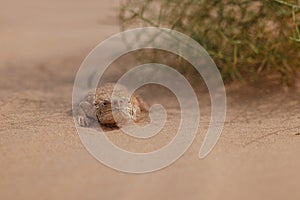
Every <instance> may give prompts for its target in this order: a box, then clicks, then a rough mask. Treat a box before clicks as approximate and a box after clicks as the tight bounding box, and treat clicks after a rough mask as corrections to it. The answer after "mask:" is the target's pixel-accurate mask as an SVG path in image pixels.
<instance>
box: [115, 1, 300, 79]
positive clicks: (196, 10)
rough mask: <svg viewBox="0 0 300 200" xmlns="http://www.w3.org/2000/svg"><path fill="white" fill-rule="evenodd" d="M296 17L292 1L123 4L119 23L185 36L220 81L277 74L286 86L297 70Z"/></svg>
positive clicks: (299, 40) (298, 36) (298, 18)
mask: <svg viewBox="0 0 300 200" xmlns="http://www.w3.org/2000/svg"><path fill="white" fill-rule="evenodd" d="M299 13H300V6H299V3H298V1H297V0H285V1H283V0H223V1H221V0H125V1H124V2H123V3H122V6H121V12H120V22H121V25H122V28H123V29H126V28H130V27H136V26H139V27H140V26H155V27H167V28H171V29H175V30H177V31H180V32H183V33H185V34H188V35H190V36H191V37H192V38H193V39H195V40H196V41H198V42H199V43H200V44H201V45H202V46H203V47H204V48H205V49H206V50H207V51H208V53H209V54H210V55H211V56H212V58H213V59H214V61H215V62H216V64H217V66H218V67H219V69H220V71H221V73H222V75H223V77H224V79H225V80H236V79H247V80H252V79H256V78H257V77H269V76H270V75H271V74H279V75H280V76H277V77H280V78H281V80H283V81H284V82H288V81H289V80H290V79H292V77H293V74H294V71H295V70H297V69H299V67H300V66H299V65H300V62H299V58H300V51H299V49H300V48H299V47H300V34H299V21H300V15H299Z"/></svg>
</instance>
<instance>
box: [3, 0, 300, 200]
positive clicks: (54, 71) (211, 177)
mask: <svg viewBox="0 0 300 200" xmlns="http://www.w3.org/2000/svg"><path fill="white" fill-rule="evenodd" d="M0 4H1V7H0V44H1V45H0V54H1V59H0V119H1V120H0V199H183V198H185V199H272V200H273V199H299V197H300V191H299V180H300V170H299V169H300V157H299V155H300V136H299V134H300V107H299V103H300V98H299V97H300V91H299V89H296V88H294V89H288V90H286V89H284V88H281V87H278V88H275V87H265V86H262V85H257V86H243V85H242V84H240V83H237V84H232V85H227V88H226V89H227V96H228V112H227V118H226V122H225V128H224V130H223V133H222V135H221V137H220V140H219V141H218V143H217V145H216V146H215V148H214V149H213V151H212V152H211V153H210V154H209V156H208V157H206V158H205V159H203V160H199V159H198V151H199V148H200V145H201V144H202V141H203V136H204V134H205V130H206V129H207V125H208V123H207V121H208V119H209V103H207V102H208V96H207V94H206V93H203V94H201V95H200V97H199V98H200V99H202V100H203V101H201V102H203V103H201V105H200V107H201V109H202V110H203V114H202V116H201V123H200V129H199V131H198V135H197V137H196V140H195V141H194V142H193V144H192V146H191V147H190V148H189V149H188V151H187V152H186V153H185V154H184V155H183V156H182V157H181V158H180V159H179V160H178V161H176V162H175V163H174V164H173V165H171V166H169V167H167V168H164V169H162V170H159V171H156V172H153V173H148V174H142V175H135V174H127V173H122V172H118V171H115V170H113V169H110V168H108V167H106V166H104V165H103V164H101V163H99V162H98V161H97V160H96V159H94V158H93V157H92V156H91V155H90V154H89V153H88V152H87V150H86V149H85V148H84V146H83V145H82V143H81V142H80V139H79V136H78V134H77V132H76V129H75V126H74V122H73V119H72V116H70V115H69V114H68V111H70V109H71V95H72V87H73V81H74V77H75V74H76V71H77V70H78V68H79V66H80V63H81V62H82V60H83V59H84V58H85V56H86V55H87V53H88V52H89V51H90V50H91V49H92V48H93V47H94V46H96V45H97V44H98V43H99V42H100V41H102V40H104V39H105V38H107V37H109V36H110V35H112V34H114V33H117V32H119V27H118V22H117V20H116V14H117V10H116V7H117V1H108V0H102V1H95V0H90V1H84V2H83V1H82V2H81V1H70V0H68V1H67V0H63V1H61V0H60V1H37V0H28V1H17V0H12V1H3V0H1V1H0ZM161 99H162V101H163V102H165V103H166V102H167V103H168V102H171V101H173V100H174V99H173V97H169V96H168V95H166V96H162V97H161ZM156 100H157V99H156ZM158 100H159V99H158ZM168 105H169V107H167V108H168V109H169V112H170V113H171V115H170V117H169V122H168V124H167V126H166V127H165V129H164V130H163V132H162V134H161V136H158V137H157V138H154V139H153V140H152V141H147V142H146V143H145V142H144V143H139V142H137V141H135V140H133V139H132V138H129V137H126V136H124V134H122V133H121V132H120V131H119V130H113V131H109V132H107V135H108V137H109V138H110V139H111V140H112V141H114V142H116V144H117V145H119V146H120V147H124V148H127V149H129V150H132V151H139V150H141V151H150V150H153V149H155V148H158V147H159V146H163V145H165V144H166V143H167V142H168V141H169V140H170V139H171V138H172V134H173V133H174V132H175V131H176V130H175V128H174V127H176V123H177V121H176V120H177V118H176V116H177V114H178V113H179V111H178V110H177V108H176V106H173V104H168ZM202 110H201V111H202ZM142 147H143V148H142Z"/></svg>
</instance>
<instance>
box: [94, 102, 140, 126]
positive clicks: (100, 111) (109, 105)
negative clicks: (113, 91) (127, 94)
mask: <svg viewBox="0 0 300 200" xmlns="http://www.w3.org/2000/svg"><path fill="white" fill-rule="evenodd" d="M94 105H95V109H96V116H97V118H98V120H99V122H100V123H101V124H103V125H109V126H114V125H118V126H119V125H121V124H126V123H128V122H129V121H130V120H134V119H135V115H136V109H135V107H134V106H133V105H132V104H131V102H130V99H129V100H128V99H126V98H115V99H97V100H95V101H94Z"/></svg>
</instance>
